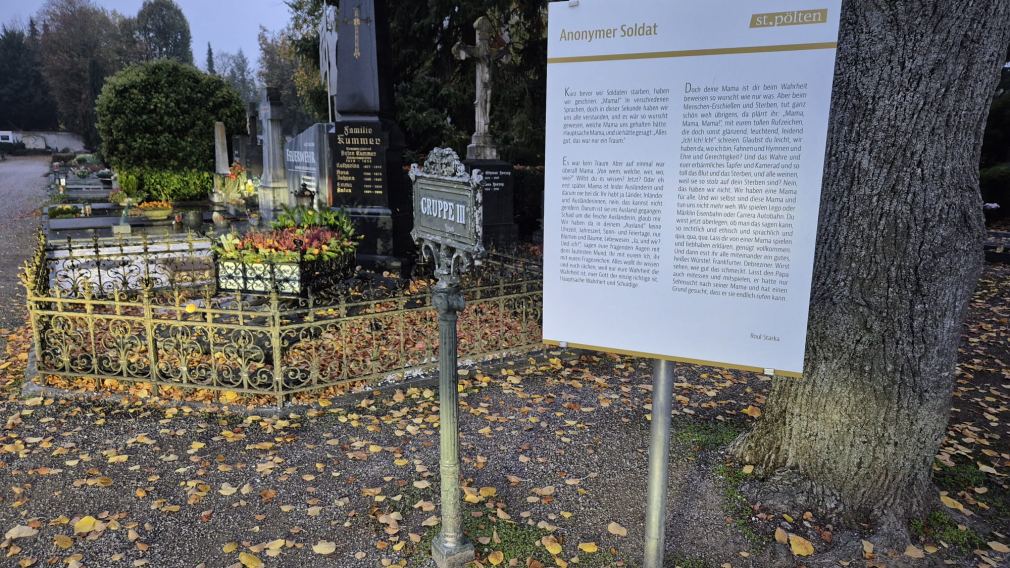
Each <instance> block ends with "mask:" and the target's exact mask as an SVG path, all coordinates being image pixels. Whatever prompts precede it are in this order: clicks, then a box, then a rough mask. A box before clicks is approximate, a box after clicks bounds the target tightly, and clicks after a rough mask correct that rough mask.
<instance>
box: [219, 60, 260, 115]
mask: <svg viewBox="0 0 1010 568" xmlns="http://www.w3.org/2000/svg"><path fill="white" fill-rule="evenodd" d="M215 68H216V69H217V75H218V76H219V77H221V78H222V79H224V80H225V82H227V83H228V84H229V85H231V86H232V87H234V88H235V90H236V91H238V94H239V96H240V97H242V100H243V101H245V102H247V103H250V102H255V101H256V100H258V98H259V88H258V87H257V85H256V77H255V75H253V72H252V69H251V68H250V67H249V59H248V58H247V57H246V56H245V53H244V52H243V51H242V48H239V50H238V53H236V54H235V55H232V54H230V53H226V52H221V53H220V54H218V56H217V62H216V63H215Z"/></svg>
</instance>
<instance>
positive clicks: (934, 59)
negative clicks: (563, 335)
mask: <svg viewBox="0 0 1010 568" xmlns="http://www.w3.org/2000/svg"><path fill="white" fill-rule="evenodd" d="M1008 43H1010V0H992V1H990V2H970V3H969V2H946V1H941V0H932V1H929V2H916V3H914V5H913V4H902V3H890V2H884V3H862V2H860V3H856V2H851V3H846V4H844V5H843V10H842V15H841V32H840V36H839V41H838V63H837V66H836V71H835V83H834V93H833V105H832V109H831V123H830V129H829V132H828V147H827V156H826V158H827V159H826V163H825V170H824V189H823V193H822V197H821V219H820V225H819V231H818V235H817V255H816V259H815V262H814V281H813V291H812V295H811V299H810V323H809V332H808V336H807V355H806V361H805V363H804V369H803V378H802V379H800V380H797V379H787V378H775V379H773V381H772V388H771V392H770V394H769V396H768V400H767V404H766V406H765V409H764V415H763V416H762V417H761V419H760V420H759V422H758V423H757V424H756V425H755V427H754V429H753V430H752V431H751V432H749V433H748V434H745V436H744V437H743V438H741V439H740V440H738V441H737V443H736V445H735V452H736V454H737V456H738V457H739V458H741V459H742V460H743V461H744V463H749V464H755V465H756V466H758V468H759V470H760V471H763V473H764V474H765V475H767V476H770V477H771V480H770V481H771V482H770V483H768V484H765V487H766V489H767V490H768V491H767V492H765V494H763V495H758V496H756V497H757V498H758V499H760V500H761V502H764V503H772V504H775V506H777V507H778V506H782V505H785V507H786V508H785V509H783V510H792V511H805V510H810V511H821V512H826V513H828V514H834V515H836V516H838V517H842V518H847V519H849V520H856V521H875V522H878V523H879V525H878V526H879V527H880V528H881V531H880V532H881V536H883V537H885V538H886V537H892V539H891V540H890V543H891V544H899V545H900V546H901V547H903V546H905V543H907V542H908V540H907V535H905V534H904V528H903V527H904V526H905V521H906V520H908V519H909V518H912V517H917V516H920V515H923V514H924V513H925V512H926V511H928V510H929V509H930V508H931V506H932V505H933V504H934V503H935V502H936V498H937V495H936V491H935V490H934V489H933V487H932V481H931V472H932V466H933V463H934V459H935V457H936V454H937V450H938V449H939V446H940V443H941V441H942V440H943V438H944V433H945V429H946V426H947V421H948V414H949V411H950V408H951V395H952V391H953V389H954V384H955V373H954V370H955V363H956V361H957V353H958V345H959V344H960V341H961V337H962V330H963V328H962V323H963V321H964V315H965V312H966V309H967V307H968V302H969V300H970V298H971V295H972V292H973V291H974V289H975V284H976V281H977V278H978V275H979V273H980V271H981V269H982V256H983V255H982V248H983V247H982V245H983V242H984V238H985V227H984V223H983V217H982V202H981V199H980V197H979V193H978V163H979V157H980V154H981V146H982V131H983V128H984V126H985V122H986V114H987V112H988V110H989V104H990V101H991V100H992V97H993V93H994V89H995V87H996V82H997V81H998V80H999V70H1000V67H1001V66H1002V64H1003V62H1004V61H1006V60H1005V59H1004V55H1005V52H1006V46H1007V45H1008ZM974 466H975V464H974V463H972V464H971V467H972V468H974ZM891 544H889V546H891ZM825 565H826V564H825Z"/></svg>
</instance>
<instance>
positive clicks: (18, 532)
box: [4, 525, 39, 540]
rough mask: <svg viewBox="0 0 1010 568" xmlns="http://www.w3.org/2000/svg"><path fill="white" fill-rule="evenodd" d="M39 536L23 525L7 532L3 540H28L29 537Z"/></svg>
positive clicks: (33, 530) (35, 531)
mask: <svg viewBox="0 0 1010 568" xmlns="http://www.w3.org/2000/svg"><path fill="white" fill-rule="evenodd" d="M37 534H39V531H37V530H35V529H33V528H31V527H29V526H25V525H18V526H16V527H14V528H12V529H11V530H9V531H7V533H6V534H5V535H4V538H5V539H8V538H9V539H11V540H13V539H15V538H28V537H30V536H35V535H37Z"/></svg>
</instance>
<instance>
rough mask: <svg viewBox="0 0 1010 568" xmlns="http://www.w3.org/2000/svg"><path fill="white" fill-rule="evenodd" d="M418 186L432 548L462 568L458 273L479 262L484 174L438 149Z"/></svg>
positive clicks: (465, 546) (444, 563)
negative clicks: (435, 477) (434, 413)
mask: <svg viewBox="0 0 1010 568" xmlns="http://www.w3.org/2000/svg"><path fill="white" fill-rule="evenodd" d="M410 179H411V181H412V182H413V183H414V230H413V231H412V232H411V237H413V239H414V242H415V243H417V245H418V246H420V247H421V253H422V255H423V256H424V257H425V258H426V259H431V260H432V261H433V262H434V263H435V276H436V277H437V278H438V283H437V284H436V285H435V288H434V290H433V291H432V303H433V304H434V305H435V308H436V309H437V310H438V333H439V348H438V350H439V355H438V357H439V358H438V400H439V431H440V439H439V454H440V459H439V475H440V478H441V494H442V524H441V530H440V532H439V534H438V536H437V537H436V538H435V540H434V541H433V542H432V543H431V555H432V558H433V559H434V560H435V564H436V565H437V566H438V567H439V568H462V567H463V566H466V565H467V563H469V562H470V561H471V560H473V557H474V550H473V544H472V543H470V542H468V541H467V540H466V537H465V536H464V535H463V512H462V508H461V504H460V498H459V419H458V414H459V392H458V380H459V377H458V375H457V369H456V343H457V337H456V322H457V319H458V316H459V312H460V311H462V310H463V308H464V307H465V302H464V299H463V293H462V291H461V290H460V282H459V279H460V274H461V273H463V272H465V271H466V270H467V269H469V268H470V267H471V266H473V265H475V264H477V263H479V259H480V257H481V256H483V254H484V247H483V245H482V243H481V231H482V218H481V217H482V209H481V175H480V172H479V171H474V172H472V173H470V174H468V173H467V172H466V166H464V165H463V164H462V163H461V162H460V161H459V157H458V156H457V155H456V153H455V152H453V151H452V150H450V149H446V148H436V149H435V150H432V152H431V154H429V155H428V159H427V160H426V161H425V163H424V169H423V170H421V169H419V168H418V167H417V164H414V165H412V166H411V169H410Z"/></svg>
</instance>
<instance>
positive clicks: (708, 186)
mask: <svg viewBox="0 0 1010 568" xmlns="http://www.w3.org/2000/svg"><path fill="white" fill-rule="evenodd" d="M756 6H757V5H756V4H755V3H751V2H737V1H735V0H708V1H707V2H680V3H678V2H674V3H671V2H668V1H667V0H638V1H636V2H631V3H627V2H622V3H618V2H607V1H604V0H581V1H579V2H575V1H572V2H551V3H550V4H549V8H548V9H549V14H548V16H549V18H548V20H549V29H548V47H547V52H548V53H547V69H548V72H547V133H546V141H547V155H546V186H547V188H548V190H547V192H546V193H545V196H544V322H543V329H544V340H545V342H547V343H552V344H556V345H557V344H561V345H567V346H570V347H580V348H587V349H595V350H600V351H609V352H616V353H624V354H631V355H636V356H641V357H650V358H653V359H657V360H658V362H657V363H656V367H655V374H654V377H653V405H652V426H651V428H652V440H651V443H650V451H649V491H648V503H647V513H646V530H645V533H646V544H645V562H644V566H645V568H658V567H659V566H662V565H663V548H664V546H663V545H664V542H663V540H664V538H663V537H664V534H663V526H664V525H665V517H666V490H665V488H666V484H667V470H666V463H667V456H668V452H669V438H670V414H671V404H672V400H671V399H672V389H673V372H672V371H673V370H672V368H671V363H670V361H680V362H685V363H691V364H701V365H709V366H719V367H729V368H736V369H742V370H746V371H751V372H757V373H762V374H765V375H774V376H783V377H793V378H797V379H799V378H801V373H802V370H803V358H804V350H805V347H806V336H807V317H808V310H809V306H810V288H811V283H812V281H813V264H814V263H813V260H814V244H815V242H816V234H817V216H818V211H819V206H820V193H821V186H822V182H823V175H824V158H825V146H826V144H827V130H828V115H829V111H830V106H831V89H832V80H833V78H834V68H835V54H836V51H837V48H838V43H837V42H838V27H839V12H840V10H841V0H818V1H817V2H814V3H813V4H811V3H810V1H809V0H768V1H766V2H761V3H760V7H756ZM585 306H593V307H594V309H592V310H587V309H585Z"/></svg>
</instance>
